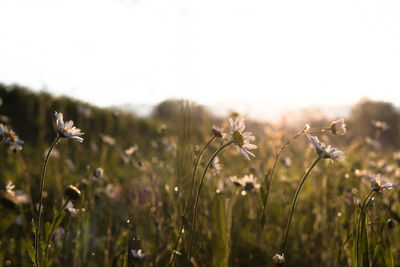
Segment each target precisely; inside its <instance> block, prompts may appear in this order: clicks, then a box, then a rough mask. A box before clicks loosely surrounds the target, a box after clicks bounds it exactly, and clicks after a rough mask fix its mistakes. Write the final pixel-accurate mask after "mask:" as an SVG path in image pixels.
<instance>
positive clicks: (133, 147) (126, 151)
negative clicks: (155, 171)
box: [124, 144, 138, 157]
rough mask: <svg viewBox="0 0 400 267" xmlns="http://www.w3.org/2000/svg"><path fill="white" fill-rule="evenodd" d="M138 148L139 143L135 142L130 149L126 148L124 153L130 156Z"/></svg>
mask: <svg viewBox="0 0 400 267" xmlns="http://www.w3.org/2000/svg"><path fill="white" fill-rule="evenodd" d="M137 150H138V146H137V144H135V145H134V146H131V147H130V148H128V149H125V151H124V154H125V155H126V156H128V157H130V156H132V155H133V154H135V152H136V151H137Z"/></svg>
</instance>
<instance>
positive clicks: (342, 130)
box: [329, 119, 347, 135]
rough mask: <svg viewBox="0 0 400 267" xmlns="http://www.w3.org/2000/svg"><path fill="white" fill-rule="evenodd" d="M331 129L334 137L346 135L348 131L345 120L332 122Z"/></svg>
mask: <svg viewBox="0 0 400 267" xmlns="http://www.w3.org/2000/svg"><path fill="white" fill-rule="evenodd" d="M329 127H330V129H331V132H332V134H334V135H344V134H346V131H347V130H346V124H345V123H344V119H340V120H337V121H333V122H331V125H330V126H329Z"/></svg>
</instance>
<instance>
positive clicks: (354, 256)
mask: <svg viewBox="0 0 400 267" xmlns="http://www.w3.org/2000/svg"><path fill="white" fill-rule="evenodd" d="M357 231H358V228H357V207H355V209H354V223H353V247H352V248H351V266H352V267H357V238H356V237H357Z"/></svg>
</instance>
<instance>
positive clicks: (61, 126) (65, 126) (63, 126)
mask: <svg viewBox="0 0 400 267" xmlns="http://www.w3.org/2000/svg"><path fill="white" fill-rule="evenodd" d="M54 115H55V116H56V122H57V132H58V134H59V135H60V136H61V137H62V138H69V139H72V140H76V141H78V142H81V143H82V142H83V138H82V137H80V136H81V135H83V134H84V133H81V129H78V128H76V127H75V126H74V122H73V121H67V122H65V123H64V116H63V114H62V113H58V112H57V111H55V113H54Z"/></svg>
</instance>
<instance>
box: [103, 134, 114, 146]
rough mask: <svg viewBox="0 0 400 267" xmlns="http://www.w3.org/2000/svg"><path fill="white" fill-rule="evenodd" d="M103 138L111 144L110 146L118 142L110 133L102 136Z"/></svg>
mask: <svg viewBox="0 0 400 267" xmlns="http://www.w3.org/2000/svg"><path fill="white" fill-rule="evenodd" d="M101 140H103V142H104V143H106V144H107V145H109V146H113V145H115V143H116V141H115V139H114V138H112V137H111V136H109V135H103V136H102V137H101Z"/></svg>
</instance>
